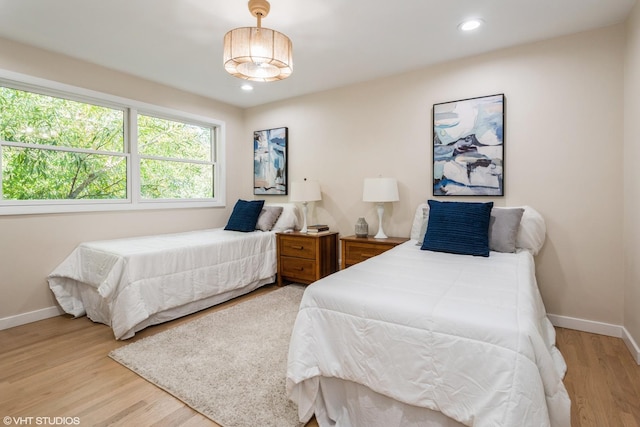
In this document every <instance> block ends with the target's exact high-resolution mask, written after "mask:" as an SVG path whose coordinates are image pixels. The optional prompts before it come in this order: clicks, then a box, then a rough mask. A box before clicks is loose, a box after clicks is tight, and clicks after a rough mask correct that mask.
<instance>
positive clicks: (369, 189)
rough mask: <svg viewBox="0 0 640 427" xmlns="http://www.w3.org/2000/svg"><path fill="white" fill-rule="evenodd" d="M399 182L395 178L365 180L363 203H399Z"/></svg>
mask: <svg viewBox="0 0 640 427" xmlns="http://www.w3.org/2000/svg"><path fill="white" fill-rule="evenodd" d="M398 200H400V197H399V195H398V181H396V179H395V178H365V180H364V190H363V191H362V201H363V202H397V201H398Z"/></svg>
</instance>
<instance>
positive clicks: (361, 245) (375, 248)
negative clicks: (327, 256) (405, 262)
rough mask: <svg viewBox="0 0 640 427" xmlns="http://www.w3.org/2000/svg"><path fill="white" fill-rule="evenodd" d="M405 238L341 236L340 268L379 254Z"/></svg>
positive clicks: (405, 239) (405, 238) (404, 240)
mask: <svg viewBox="0 0 640 427" xmlns="http://www.w3.org/2000/svg"><path fill="white" fill-rule="evenodd" d="M407 240H409V238H407V237H388V238H386V239H376V238H374V237H372V236H367V237H356V236H347V237H341V238H340V241H341V242H342V262H341V266H340V268H342V269H345V268H347V267H350V266H352V265H354V264H357V263H359V262H362V261H364V260H366V259H369V258H371V257H374V256H376V255H380V254H381V253H383V252H386V251H388V250H389V249H391V248H393V247H394V246H398V245H399V244H401V243H404V242H406V241H407Z"/></svg>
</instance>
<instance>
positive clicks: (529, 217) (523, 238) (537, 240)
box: [516, 206, 547, 255]
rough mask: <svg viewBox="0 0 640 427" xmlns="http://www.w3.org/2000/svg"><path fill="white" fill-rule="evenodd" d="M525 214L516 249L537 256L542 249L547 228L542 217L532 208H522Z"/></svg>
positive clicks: (521, 222) (521, 221)
mask: <svg viewBox="0 0 640 427" xmlns="http://www.w3.org/2000/svg"><path fill="white" fill-rule="evenodd" d="M522 208H524V213H523V214H522V219H521V220H520V229H519V230H518V237H517V238H516V248H521V249H528V250H530V251H531V253H532V254H534V255H536V254H537V253H538V252H540V249H542V245H544V241H545V238H546V234H547V226H546V224H545V222H544V218H542V215H540V214H539V213H538V211H536V210H535V209H533V208H532V207H531V206H522Z"/></svg>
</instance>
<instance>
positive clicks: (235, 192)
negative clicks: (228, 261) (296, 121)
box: [0, 39, 252, 319]
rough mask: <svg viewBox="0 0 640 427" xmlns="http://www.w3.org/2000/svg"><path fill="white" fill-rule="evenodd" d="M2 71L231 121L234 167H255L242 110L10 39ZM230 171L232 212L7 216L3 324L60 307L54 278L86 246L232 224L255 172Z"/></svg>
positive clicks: (1, 222)
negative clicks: (51, 280)
mask: <svg viewBox="0 0 640 427" xmlns="http://www.w3.org/2000/svg"><path fill="white" fill-rule="evenodd" d="M0 68H2V69H6V70H10V71H14V72H18V73H23V74H28V75H31V76H35V77H40V78H45V79H49V80H54V81H58V82H62V83H66V84H71V85H74V86H79V87H83V88H88V89H92V90H96V91H100V92H104V93H108V94H112V95H117V96H121V97H125V98H129V99H133V100H137V101H141V102H147V103H151V104H155V105H159V106H163V107H167V108H173V109H177V110H181V111H185V112H189V113H193V114H198V115H202V116H207V117H212V118H215V119H218V120H221V121H224V122H225V124H226V134H227V144H226V156H227V163H228V164H229V165H235V164H239V163H242V162H245V161H246V162H247V163H249V164H250V162H251V158H250V157H248V158H246V154H245V151H244V148H242V146H243V145H248V146H249V148H248V150H251V140H242V138H243V137H244V133H243V132H242V129H243V126H242V111H241V110H240V109H237V108H235V107H230V106H228V105H225V104H222V103H218V102H215V101H212V100H210V99H206V98H202V97H198V96H195V95H192V94H189V93H186V92H181V91H178V90H175V89H171V88H168V87H165V86H161V85H158V84H154V83H151V82H148V81H144V80H141V79H138V78H135V77H132V76H129V75H126V74H122V73H118V72H114V71H111V70H108V69H105V68H102V67H97V66H93V65H90V64H87V63H85V62H81V61H77V60H74V59H71V58H69V57H65V56H61V55H57V54H53V53H50V52H46V51H43V50H40V49H35V48H31V47H27V46H25V45H21V44H18V43H14V42H10V41H8V40H3V39H0ZM250 155H251V154H250V151H249V156H250ZM240 156H242V157H240ZM228 169H229V171H230V172H229V174H228V179H227V188H226V192H227V197H228V198H227V201H228V203H227V208H225V209H222V208H218V209H174V210H158V211H138V212H108V213H77V214H64V215H63V214H56V215H24V216H0V236H1V237H0V295H2V297H0V319H6V318H11V317H12V316H16V315H19V314H24V313H29V312H33V311H37V310H42V309H46V308H48V307H52V306H55V300H54V298H53V295H52V294H51V291H50V290H49V288H48V285H47V282H46V276H47V275H48V274H49V273H50V272H51V271H52V270H53V269H54V268H55V267H56V265H58V263H60V262H61V261H62V260H63V259H64V258H65V257H66V256H67V255H68V254H69V253H70V252H71V251H72V250H73V248H74V247H75V246H76V245H77V244H78V243H79V242H82V241H89V240H97V239H108V238H116V237H121V236H134V235H144V234H153V233H164V232H174V231H182V230H192V229H199V228H211V227H214V226H221V225H224V224H225V222H226V219H227V218H228V215H229V212H230V208H231V207H233V202H234V201H235V199H236V198H237V197H240V196H243V197H250V195H251V185H252V183H251V174H250V173H249V174H246V173H242V174H236V173H234V168H233V167H229V168H228ZM229 201H230V202H229ZM229 204H230V206H229Z"/></svg>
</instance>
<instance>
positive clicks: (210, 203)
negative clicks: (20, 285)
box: [0, 69, 226, 215]
mask: <svg viewBox="0 0 640 427" xmlns="http://www.w3.org/2000/svg"><path fill="white" fill-rule="evenodd" d="M0 83H2V84H4V85H7V86H10V87H13V88H16V89H19V90H27V91H35V92H37V93H42V94H45V95H51V96H56V97H61V98H67V99H70V100H73V101H80V102H87V103H92V104H96V105H100V106H105V107H109V108H114V109H120V110H124V112H125V115H124V124H125V135H124V143H125V147H124V155H125V156H126V157H127V198H126V199H122V200H0V215H26V214H43V213H64V212H95V211H117V210H122V211H127V210H142V209H179V208H203V207H224V206H225V205H226V194H225V188H226V172H225V171H226V168H225V139H226V138H225V122H223V121H220V120H215V119H211V118H209V117H205V116H200V115H196V114H191V113H185V112H183V111H178V110H174V109H170V108H166V107H160V106H157V105H152V104H147V103H144V102H139V101H135V100H131V99H127V98H122V97H118V96H113V95H109V94H105V93H101V92H97V91H93V90H89V89H83V88H79V87H75V86H71V85H67V84H63V83H59V82H54V81H51V80H46V79H41V78H37V77H32V76H28V75H24V74H20V73H15V72H12V71H7V70H2V69H0ZM138 113H139V114H144V115H150V116H154V117H158V118H163V119H167V120H176V121H181V122H188V123H193V124H195V125H200V126H206V127H209V126H211V127H212V130H213V132H212V143H213V152H212V156H213V158H212V161H213V163H214V176H213V185H214V187H213V191H214V193H213V194H214V197H213V198H210V199H190V200H184V199H179V200H178V199H162V200H143V199H142V198H141V197H140V173H139V164H140V162H139V161H140V158H139V155H138V152H137V132H134V131H133V130H137V115H138ZM7 145H17V146H22V145H24V144H20V143H15V144H14V143H11V144H9V143H8V144H7ZM105 154H109V153H105ZM118 154H119V155H122V153H118ZM1 159H2V157H1V156H0V161H1ZM1 179H2V176H1V175H0V180H1Z"/></svg>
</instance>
